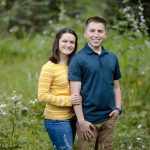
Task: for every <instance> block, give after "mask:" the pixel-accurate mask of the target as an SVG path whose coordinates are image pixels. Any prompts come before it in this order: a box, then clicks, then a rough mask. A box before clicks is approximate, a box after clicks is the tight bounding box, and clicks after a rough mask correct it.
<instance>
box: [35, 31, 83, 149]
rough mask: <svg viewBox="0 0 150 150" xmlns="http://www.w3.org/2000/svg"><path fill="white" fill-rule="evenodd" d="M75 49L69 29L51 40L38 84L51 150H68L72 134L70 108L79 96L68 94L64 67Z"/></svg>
mask: <svg viewBox="0 0 150 150" xmlns="http://www.w3.org/2000/svg"><path fill="white" fill-rule="evenodd" d="M76 50H77V35H76V33H75V32H74V31H73V30H72V29H69V28H64V29H61V30H60V31H59V32H58V33H57V34H56V37H55V41H54V43H53V48H52V56H51V57H50V58H49V61H48V62H47V63H46V64H45V65H43V67H42V70H41V73H40V77H39V85H38V99H39V101H41V102H45V103H46V107H45V110H44V118H45V119H44V125H45V128H46V131H47V132H48V135H49V137H50V139H51V141H52V144H53V147H54V149H55V150H62V149H63V150H71V149H72V146H73V142H74V139H75V133H76V127H75V125H76V120H75V114H74V111H73V108H72V106H73V105H74V104H80V103H81V97H80V96H77V95H74V96H73V95H72V96H71V95H70V87H69V81H68V64H69V62H70V60H71V58H72V56H73V55H74V54H75V53H76Z"/></svg>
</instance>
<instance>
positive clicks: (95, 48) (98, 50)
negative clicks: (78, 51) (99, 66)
mask: <svg viewBox="0 0 150 150" xmlns="http://www.w3.org/2000/svg"><path fill="white" fill-rule="evenodd" d="M89 47H90V48H91V49H92V50H93V51H94V52H95V53H97V54H99V55H100V54H101V52H102V46H99V47H91V46H90V45H89Z"/></svg>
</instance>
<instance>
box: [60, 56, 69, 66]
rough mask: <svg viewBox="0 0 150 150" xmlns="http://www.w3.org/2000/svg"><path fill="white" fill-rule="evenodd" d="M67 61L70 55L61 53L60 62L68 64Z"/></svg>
mask: <svg viewBox="0 0 150 150" xmlns="http://www.w3.org/2000/svg"><path fill="white" fill-rule="evenodd" d="M67 61H68V56H67V55H63V54H61V55H60V61H59V64H65V65H67Z"/></svg>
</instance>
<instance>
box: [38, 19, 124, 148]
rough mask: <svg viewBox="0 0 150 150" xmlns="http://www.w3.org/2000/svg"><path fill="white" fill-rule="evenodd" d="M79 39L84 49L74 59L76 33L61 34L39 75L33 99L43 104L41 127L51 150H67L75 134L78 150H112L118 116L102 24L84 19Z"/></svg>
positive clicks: (112, 63)
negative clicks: (84, 41) (82, 38)
mask: <svg viewBox="0 0 150 150" xmlns="http://www.w3.org/2000/svg"><path fill="white" fill-rule="evenodd" d="M84 37H85V38H86V40H87V44H85V46H84V47H83V48H82V49H81V50H80V52H78V53H77V54H76V55H75V53H76V50H77V35H76V33H75V32H74V31H73V30H72V29H69V28H65V29H62V30H60V31H59V32H58V33H57V34H56V37H55V41H54V44H53V48H52V56H51V57H50V58H49V61H48V62H47V63H46V64H45V65H43V67H42V70H41V73H40V77H39V85H38V99H39V101H42V102H45V103H46V107H45V110H44V117H45V119H44V125H45V128H46V131H47V133H48V135H49V137H50V139H51V141H52V144H53V147H54V149H55V150H72V148H73V142H74V139H75V135H76V128H77V134H78V147H79V148H78V149H79V150H112V141H113V134H114V128H115V124H116V120H117V117H118V116H119V115H120V114H121V112H122V110H121V92H120V85H119V78H121V73H120V69H119V63H118V59H117V57H116V56H115V55H114V54H113V53H111V52H110V51H108V50H106V49H105V48H104V47H103V46H102V43H103V41H104V40H105V39H106V37H107V30H106V21H105V19H104V18H102V17H99V16H93V17H90V18H88V19H87V21H86V24H85V32H84ZM74 55H75V56H74ZM73 56H74V57H73ZM68 66H69V67H68ZM74 112H75V113H74ZM75 115H76V117H75ZM76 118H77V121H76Z"/></svg>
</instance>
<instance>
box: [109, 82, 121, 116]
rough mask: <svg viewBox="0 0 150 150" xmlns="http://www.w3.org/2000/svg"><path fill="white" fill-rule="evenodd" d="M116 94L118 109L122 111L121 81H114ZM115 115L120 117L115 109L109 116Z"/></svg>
mask: <svg viewBox="0 0 150 150" xmlns="http://www.w3.org/2000/svg"><path fill="white" fill-rule="evenodd" d="M114 92H115V103H116V108H119V109H120V110H121V90H120V84H119V80H114ZM115 113H118V115H119V111H118V110H117V109H115V110H113V111H112V112H111V113H110V114H109V116H113V115H114V114H115Z"/></svg>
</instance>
